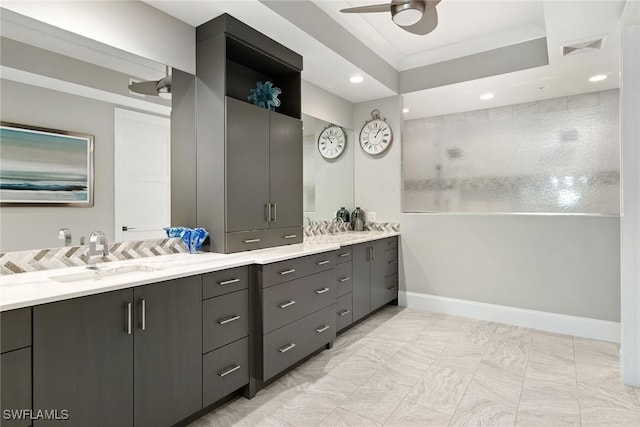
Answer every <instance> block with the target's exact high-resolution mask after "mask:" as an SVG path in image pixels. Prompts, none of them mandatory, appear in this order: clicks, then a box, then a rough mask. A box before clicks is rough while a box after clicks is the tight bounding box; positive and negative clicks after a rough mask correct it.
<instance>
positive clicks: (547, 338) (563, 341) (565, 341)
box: [531, 331, 575, 361]
mask: <svg viewBox="0 0 640 427" xmlns="http://www.w3.org/2000/svg"><path fill="white" fill-rule="evenodd" d="M531 351H532V353H533V352H535V353H539V354H545V355H547V356H551V357H557V358H561V359H566V360H570V361H574V360H575V358H574V351H573V337H571V336H569V335H558V334H551V333H544V332H540V331H536V332H534V334H533V338H532V340H531Z"/></svg>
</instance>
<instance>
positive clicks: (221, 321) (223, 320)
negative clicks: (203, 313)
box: [218, 315, 240, 325]
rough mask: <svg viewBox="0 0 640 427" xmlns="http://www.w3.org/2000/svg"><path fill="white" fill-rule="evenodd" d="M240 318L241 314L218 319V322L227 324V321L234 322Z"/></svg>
mask: <svg viewBox="0 0 640 427" xmlns="http://www.w3.org/2000/svg"><path fill="white" fill-rule="evenodd" d="M239 318H240V316H238V315H235V316H231V317H227V318H226V319H222V320H218V324H220V325H226V324H227V323H229V322H233V321H234V320H238V319H239Z"/></svg>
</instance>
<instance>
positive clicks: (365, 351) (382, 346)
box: [353, 337, 404, 365]
mask: <svg viewBox="0 0 640 427" xmlns="http://www.w3.org/2000/svg"><path fill="white" fill-rule="evenodd" d="M403 346H404V343H398V342H396V341H386V340H381V339H378V338H377V337H376V338H373V339H372V340H370V341H367V343H365V344H364V345H362V346H361V347H360V348H359V349H358V350H356V351H355V353H354V354H353V356H359V357H365V358H368V359H370V360H372V361H374V362H376V363H379V364H381V365H382V364H384V363H386V362H387V360H389V359H391V357H392V356H393V355H394V354H396V353H397V352H398V351H400V349H401V348H402V347H403Z"/></svg>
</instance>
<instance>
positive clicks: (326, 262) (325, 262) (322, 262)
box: [316, 259, 331, 265]
mask: <svg viewBox="0 0 640 427" xmlns="http://www.w3.org/2000/svg"><path fill="white" fill-rule="evenodd" d="M330 262H331V261H329V260H328V259H325V260H324V261H318V262H317V263H316V264H318V265H326V264H329V263H330Z"/></svg>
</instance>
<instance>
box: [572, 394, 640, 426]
mask: <svg viewBox="0 0 640 427" xmlns="http://www.w3.org/2000/svg"><path fill="white" fill-rule="evenodd" d="M578 393H579V401H580V416H581V419H582V425H585V426H586V425H590V426H623V425H624V426H640V404H639V403H638V399H637V396H636V394H635V392H634V390H633V388H631V387H628V386H624V385H622V384H620V386H619V388H618V389H617V390H613V389H610V388H605V387H597V386H584V385H580V386H579V387H578Z"/></svg>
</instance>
